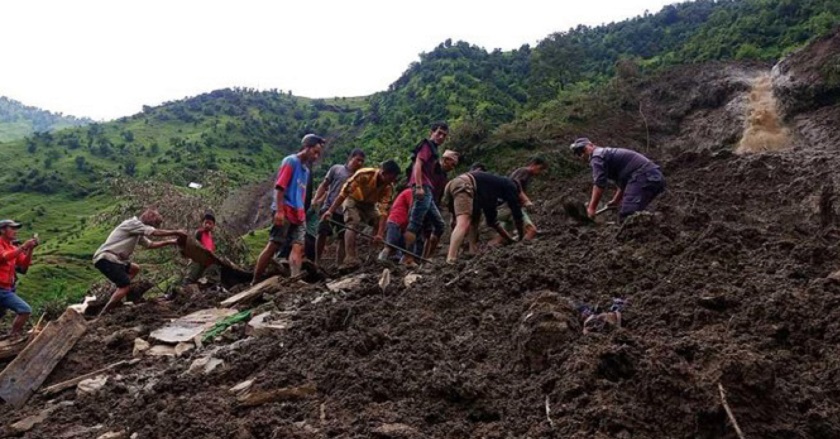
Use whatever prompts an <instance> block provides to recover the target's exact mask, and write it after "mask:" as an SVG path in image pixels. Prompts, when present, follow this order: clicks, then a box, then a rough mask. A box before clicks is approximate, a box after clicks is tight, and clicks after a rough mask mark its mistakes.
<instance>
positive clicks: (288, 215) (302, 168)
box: [252, 134, 326, 284]
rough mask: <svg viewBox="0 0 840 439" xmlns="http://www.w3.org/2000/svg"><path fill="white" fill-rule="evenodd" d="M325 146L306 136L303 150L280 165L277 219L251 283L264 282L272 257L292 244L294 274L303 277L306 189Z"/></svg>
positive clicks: (275, 205)
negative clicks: (313, 168)
mask: <svg viewBox="0 0 840 439" xmlns="http://www.w3.org/2000/svg"><path fill="white" fill-rule="evenodd" d="M325 144H326V140H324V138H323V137H320V136H317V135H315V134H307V135H305V136H303V139H301V147H300V150H298V152H297V153H295V154H291V155H289V156H286V157H285V158H284V159H283V161H282V162H281V163H280V168H279V169H278V170H277V179H276V181H275V183H274V200H273V202H272V204H271V210H272V212H273V213H274V218H273V221H272V225H271V230H269V232H268V243H267V244H266V245H265V248H263V250H262V252H261V253H260V256H259V257H258V258H257V264H256V266H255V267H254V280H253V281H252V284H256V283H257V282H259V281H260V280H262V276H263V273H264V272H265V269H266V267H268V263H269V261H271V258H273V257H274V255H275V254H276V253H277V252H278V251H279V250H281V249H282V248H283V247H285V246H286V244H287V243H289V242H290V243H291V244H292V249H291V253H290V254H289V266H290V268H291V274H292V276H297V275H299V274H300V270H301V267H302V266H303V256H304V255H303V250H304V244H305V243H306V194H307V190H306V189H307V187H308V185H309V169H310V167H311V166H312V164H313V163H315V162H316V161H317V160H318V159H319V158H320V157H321V150H322V149H323V148H324V145H325Z"/></svg>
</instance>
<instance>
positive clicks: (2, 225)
mask: <svg viewBox="0 0 840 439" xmlns="http://www.w3.org/2000/svg"><path fill="white" fill-rule="evenodd" d="M6 227H11V228H13V229H19V228H20V227H21V224H20V223H17V222H14V221H12V220H10V219H4V220H0V229H5V228H6Z"/></svg>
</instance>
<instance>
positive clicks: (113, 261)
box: [93, 209, 187, 316]
mask: <svg viewBox="0 0 840 439" xmlns="http://www.w3.org/2000/svg"><path fill="white" fill-rule="evenodd" d="M161 224H163V217H162V216H161V215H160V213H158V211H157V210H155V209H146V211H145V212H143V214H141V215H140V217H139V218H138V217H136V216H135V217H133V218H129V219H127V220H125V221H123V222H122V223H120V225H119V226H117V228H115V229H114V230H113V231H111V234H110V235H108V238H107V239H106V240H105V242H104V243H103V244H102V245H101V246H99V249H97V250H96V253H94V254H93V265H94V267H96V269H97V270H99V272H100V273H102V274H103V275H105V277H106V278H108V280H110V281H111V282H113V283H114V284H115V285H116V286H117V290H116V291H114V294H112V295H111V298H110V299H109V300H108V303H107V304H106V305H105V308H103V309H102V312H100V313H99V315H100V316H101V315H103V314H105V313H107V312H108V311H110V310H111V309H112V308H114V307H115V306H117V304H118V303H120V301H122V299H123V298H124V297H125V296H126V295H128V290H129V286H130V284H131V279H133V278H134V276H136V275H137V273H139V272H140V266H139V265H137V264H135V263H133V262H131V255H132V254H133V253H134V249H135V248H136V247H137V244H138V243H139V244H140V245H142V246H143V247H146V248H148V249H155V248H161V247H166V246H170V245H177V244H178V239H177V238H176V239H169V240H166V241H152V240H150V239H149V237H151V236H157V237H164V236H176V237H183V238H186V236H187V233H186V232H185V231H183V230H161V229H159V227H160V225H161Z"/></svg>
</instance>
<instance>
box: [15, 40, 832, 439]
mask: <svg viewBox="0 0 840 439" xmlns="http://www.w3.org/2000/svg"><path fill="white" fill-rule="evenodd" d="M834 47H835V48H836V49H837V50H840V45H835V46H834ZM733 68H735V69H741V67H733ZM718 70H720V69H717V68H714V69H710V70H706V71H718ZM752 71H753V70H752V69H751V70H750V72H752ZM691 72H692V73H693V74H694V73H696V72H697V70H696V69H695V70H692V71H691ZM739 72H740V71H739ZM671 75H674V76H670V77H669V78H670V79H669V80H668V81H665V80H663V81H662V82H661V83H662V84H666V83H668V82H669V81H671V83H673V81H677V82H691V83H695V82H696V80H695V79H692V78H693V77H691V78H684V77H682V76H679V75H678V74H677V73H672V74H671ZM721 75H722V76H721V77H720V81H717V82H710V83H709V84H720V85H721V87H724V89H723V90H719V91H718V90H717V89H716V88H715V87H713V86H709V87H708V88H709V93H711V94H712V95H715V96H718V95H719V97H717V98H708V97H706V98H704V97H702V96H701V95H697V100H695V101H694V102H695V103H694V104H691V103H686V102H682V101H679V100H678V101H677V102H676V104H675V103H674V102H672V103H671V105H665V104H667V102H668V101H667V99H675V97H674V96H673V95H672V94H662V93H664V91H663V90H660V91H656V89H650V91H649V92H650V93H651V94H650V99H651V100H650V101H648V102H649V103H650V104H651V108H657V109H658V110H657V111H651V112H650V114H648V115H647V117H649V118H650V119H651V120H650V125H651V127H656V128H655V129H654V130H653V131H652V138H654V139H657V143H654V145H653V147H652V148H654V150H653V155H654V156H656V157H657V158H658V160H659V161H660V163H661V164H662V165H663V169H664V172H665V175H666V177H667V179H668V192H667V193H666V194H665V195H663V196H662V197H661V198H660V199H658V200H657V201H656V202H655V206H654V207H655V211H656V213H654V214H646V215H639V216H636V217H634V218H632V219H631V220H629V221H628V222H626V223H625V224H624V225H618V224H615V223H613V222H611V221H609V220H608V219H607V221H604V222H603V223H602V224H600V225H598V226H596V227H588V226H580V225H578V224H576V223H575V222H574V221H572V220H571V219H570V218H567V217H566V216H565V214H564V212H563V209H562V207H561V205H560V200H561V199H562V198H563V197H564V196H573V197H580V198H582V197H585V195H586V189H587V176H586V175H580V176H579V177H576V178H574V179H572V180H570V181H563V182H556V186H554V187H553V189H554V190H552V191H551V192H550V193H543V194H541V195H542V196H541V197H538V198H541V199H543V200H545V201H543V202H540V203H538V204H539V206H538V208H537V209H536V212H535V215H534V217H535V219H536V221H537V224H538V225H539V226H540V227H541V229H542V230H543V235H542V237H541V239H540V240H538V241H536V242H533V243H525V244H518V245H513V246H509V247H505V248H503V249H499V250H496V251H492V252H487V253H485V254H482V255H480V256H478V257H475V258H472V259H467V260H463V261H461V262H459V263H458V264H457V265H455V266H446V267H435V270H434V271H433V272H431V271H424V270H421V271H420V272H419V274H420V276H421V278H420V280H418V281H417V282H416V283H414V284H412V285H411V286H409V287H406V286H404V284H403V275H404V274H405V273H403V272H402V271H401V270H399V269H396V270H395V272H394V273H393V275H394V276H393V281H392V284H391V285H390V286H388V287H387V288H386V289H385V290H384V291H383V289H381V288H380V286H379V285H377V279H378V277H379V275H380V273H381V271H382V269H383V267H381V266H376V265H369V266H366V267H365V268H364V269H363V270H362V271H361V272H360V273H361V274H368V275H369V277H368V278H366V279H364V280H363V281H362V284H361V285H360V286H358V287H353V288H350V289H348V290H346V291H342V292H327V288H326V287H325V286H324V285H323V284H316V285H302V284H293V285H289V286H286V287H284V288H282V289H281V290H280V291H278V292H277V293H276V294H275V295H273V296H271V297H266V298H265V299H266V300H268V302H267V305H263V307H264V308H265V309H269V308H271V309H274V310H276V311H284V312H290V313H292V314H291V315H292V317H290V319H291V322H292V324H291V327H290V328H289V329H288V330H286V331H284V332H279V333H276V334H274V335H271V336H259V337H247V336H245V335H244V334H243V333H242V331H241V328H239V329H234V330H233V331H231V332H230V333H229V334H227V335H225V336H224V337H222V339H220V340H219V341H217V342H216V343H213V344H211V345H209V346H206V347H205V348H204V349H203V350H200V351H199V352H194V353H191V354H188V355H187V356H186V357H185V358H178V359H171V360H152V359H145V360H143V361H142V362H141V363H140V364H139V365H137V366H135V368H134V369H132V370H128V371H121V372H120V376H119V377H114V378H113V379H112V380H110V381H109V383H108V384H106V386H105V387H104V388H103V389H102V390H101V391H99V392H96V393H93V394H91V395H84V396H80V397H76V396H75V394H74V393H73V392H66V393H64V394H61V395H60V396H59V397H58V398H57V399H58V400H62V401H68V402H72V404H73V405H72V406H61V407H59V408H57V409H56V410H55V411H53V412H52V413H51V415H50V417H49V418H48V420H47V421H45V422H44V423H42V424H39V425H37V426H35V427H34V428H33V429H32V430H30V431H29V432H26V433H22V434H18V435H20V436H23V437H28V438H53V437H98V435H100V434H102V433H104V432H106V431H117V430H124V431H126V432H127V433H128V434H129V435H130V434H136V435H137V437H138V438H184V437H195V438H205V437H206V438H243V439H244V438H287V437H291V438H321V437H390V438H398V437H401V438H413V437H417V438H420V437H436V438H452V437H489V438H510V437H546V438H548V437H571V438H591V437H598V438H601V437H616V438H661V437H681V438H721V437H723V438H734V437H736V435H735V432H734V429H733V428H732V426H731V424H730V422H729V420H728V418H727V415H726V412H725V411H724V408H723V406H722V403H721V397H720V393H719V385H720V386H722V387H723V388H724V389H725V390H726V392H727V399H728V403H729V405H730V406H731V407H732V409H733V411H734V414H735V417H736V418H737V420H738V423H739V424H740V426H741V428H742V429H743V430H744V433H745V434H746V436H747V437H765V438H772V437H779V438H833V437H840V374H838V372H837V371H838V370H840V364H838V361H840V360H838V358H840V323H838V322H840V298H838V297H840V296H839V295H838V294H840V281H838V280H834V279H832V278H830V277H829V275H830V274H831V273H832V272H834V271H835V270H836V269H837V268H840V245H838V239H840V223H838V220H837V208H836V202H835V195H834V194H835V193H836V192H837V191H836V190H835V183H834V177H833V175H834V174H835V173H836V169H838V166H839V165H840V159H838V158H836V157H835V156H836V151H837V149H838V147H840V144H838V142H840V140H838V139H840V132H838V131H840V129H838V126H837V123H836V121H837V120H840V119H838V118H837V116H838V115H840V107H838V105H836V104H829V105H822V106H819V107H816V108H811V109H808V110H803V111H802V112H800V113H798V114H797V115H796V116H795V117H794V119H793V123H792V126H791V129H792V130H793V131H794V134H795V135H796V136H802V137H807V136H811V137H808V138H809V139H814V141H812V142H809V143H807V144H805V143H796V144H794V145H792V149H791V150H789V151H786V152H780V153H773V154H762V155H745V156H736V155H734V154H732V153H731V152H730V151H731V148H724V147H723V146H722V145H724V144H728V141H727V142H724V141H723V140H715V139H717V138H719V137H720V136H721V135H722V133H724V132H725V131H727V132H728V131H733V132H735V131H737V129H738V128H737V127H738V126H739V124H741V123H743V121H744V119H743V116H742V118H741V119H740V120H734V121H733V120H729V119H727V117H726V116H725V115H726V114H728V113H727V112H729V111H732V110H731V109H730V108H731V106H734V105H735V104H731V103H732V102H733V101H736V102H737V100H738V99H740V98H739V96H740V95H741V94H744V93H748V91H749V90H748V89H747V88H744V87H745V85H743V84H748V83H749V82H743V81H742V79H741V78H743V76H742V75H740V73H739V74H737V75H730V76H728V77H727V76H726V75H724V74H721ZM727 78H728V79H727ZM742 82H743V84H742ZM733 84H734V85H733ZM660 94H661V96H662V97H661V98H657V97H656V96H659V95H660ZM686 96H694V94H691V93H689V94H687V95H686ZM692 99H693V98H692ZM663 108H670V109H671V110H667V111H666V110H663ZM803 108H804V107H803ZM698 112H699V113H698ZM698 114H705V117H701V116H700V115H698ZM709 117H716V118H718V119H717V120H719V122H720V123H719V124H715V126H714V127H713V126H711V125H709V123H708V118H709ZM703 126H708V128H709V129H708V130H705V129H702V127H703ZM805 126H807V127H808V129H807V130H806V129H804V128H803V127H805ZM715 130H719V131H715ZM809 133H818V134H819V135H817V134H809ZM733 136H734V137H736V139H735V141H737V137H738V136H737V135H734V134H733ZM664 139H672V140H673V139H684V141H685V143H684V144H689V142H693V143H691V144H692V145H693V147H691V148H688V147H686V148H683V149H680V148H678V147H677V146H672V145H670V144H668V145H666V144H664V143H663V142H662V141H663V140H664ZM819 139H822V140H819ZM709 142H718V143H715V144H714V145H716V146H714V145H712V144H711V143H709ZM797 142H799V141H797ZM733 143H734V142H733ZM730 145H731V144H730ZM630 146H639V145H630ZM229 294H230V293H229V292H221V291H220V292H216V293H211V294H210V295H208V296H206V299H199V300H198V301H197V303H194V304H188V303H186V302H181V303H179V304H176V305H175V307H174V308H172V314H183V313H186V312H188V311H190V310H193V309H198V308H200V307H203V306H206V305H210V304H212V303H216V301H217V300H218V298H220V297H223V296H226V295H229ZM614 297H621V298H625V299H627V300H628V303H629V305H628V306H627V309H626V311H625V313H624V317H625V324H624V327H623V328H621V329H617V330H612V331H608V332H605V333H596V334H591V335H586V336H583V335H582V333H581V330H580V324H579V322H578V319H577V315H576V312H575V310H574V307H575V306H576V305H579V304H581V303H587V304H591V305H596V304H598V305H608V304H609V303H610V301H611V299H612V298H614ZM204 300H206V301H204ZM164 315H167V314H166V313H163V312H161V309H160V308H159V307H157V306H155V305H151V304H145V305H139V306H138V307H137V308H135V309H134V310H133V311H132V310H128V309H123V310H120V312H118V313H117V314H115V315H114V316H113V317H111V318H109V319H106V320H103V321H101V322H99V323H97V324H96V325H94V328H92V329H91V335H90V337H89V338H86V339H85V340H83V341H82V342H80V343H81V344H80V346H81V347H80V348H79V349H78V353H74V354H71V355H70V356H68V358H67V359H66V360H65V361H63V362H62V363H61V364H60V365H59V367H58V368H57V370H56V371H55V375H56V376H61V377H68V376H74V375H75V374H78V373H83V372H86V371H89V370H92V369H95V368H97V367H101V366H102V365H104V364H97V363H101V362H107V361H113V360H117V359H124V358H128V357H130V355H131V353H130V352H129V350H128V349H126V346H125V345H124V344H122V342H113V343H112V344H110V345H109V344H108V343H105V344H102V342H103V341H105V340H104V339H105V338H106V337H108V336H109V335H110V334H111V333H113V332H114V331H116V330H117V329H120V328H127V327H133V326H136V325H138V324H146V325H149V326H153V325H156V324H159V323H162V321H163V320H164V318H162V317H161V316H164ZM95 346H104V347H101V348H99V349H98V350H97V349H96V348H95ZM214 348H220V349H219V350H217V351H215V352H214V353H213V356H214V357H216V358H218V359H221V360H223V361H224V364H223V365H222V366H221V367H219V368H218V369H216V370H214V371H212V372H210V373H208V374H204V373H189V372H188V368H189V366H190V363H191V361H192V360H194V359H196V358H198V357H200V356H202V355H207V354H208V353H209V352H211V351H212V350H213V349H214ZM85 358H88V359H90V360H89V362H88V364H86V365H85V364H83V363H84V362H85V361H84V360H85ZM249 379H252V380H254V384H253V390H252V392H254V393H256V392H259V391H274V390H278V389H285V390H283V392H278V393H275V395H283V396H278V397H277V398H276V399H275V400H274V402H269V403H265V404H259V405H254V406H248V405H247V404H243V403H242V402H239V401H237V397H236V395H234V394H233V393H231V392H230V391H229V389H230V388H231V387H233V386H235V385H237V384H238V383H240V382H242V381H245V380H249ZM313 387H314V389H315V390H314V391H311V389H312V388H313ZM46 404H47V400H46V399H45V398H42V397H40V396H36V397H35V398H34V399H33V400H32V401H31V402H30V404H29V405H28V406H27V407H25V408H24V409H22V410H19V411H12V410H10V409H8V408H7V407H3V408H2V409H0V410H2V413H3V415H4V418H5V419H7V420H9V421H16V420H19V419H21V418H23V417H25V416H28V415H30V414H34V413H37V412H38V411H39V410H40V409H42V408H44V407H45V406H46ZM76 433H78V434H76Z"/></svg>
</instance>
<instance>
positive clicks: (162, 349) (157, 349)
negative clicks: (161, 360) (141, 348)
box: [146, 344, 175, 357]
mask: <svg viewBox="0 0 840 439" xmlns="http://www.w3.org/2000/svg"><path fill="white" fill-rule="evenodd" d="M146 355H151V356H153V357H174V356H175V348H174V347H172V346H167V345H162V344H159V345H155V346H152V348H151V349H149V350H148V351H146Z"/></svg>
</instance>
